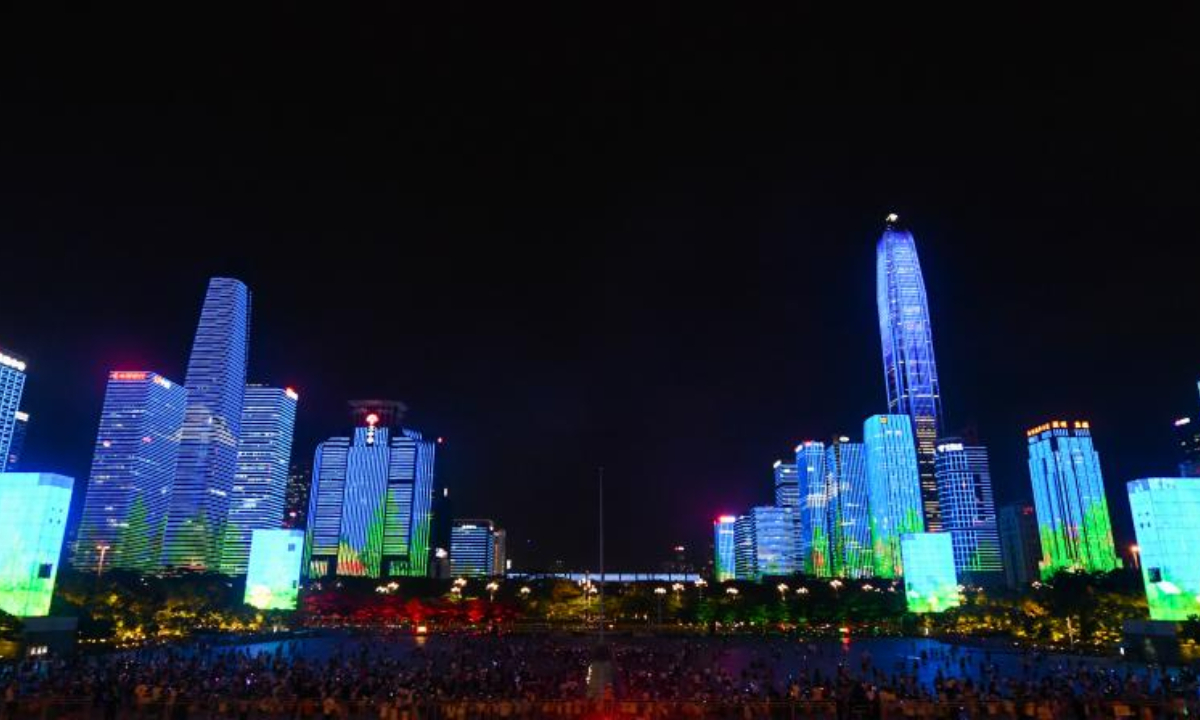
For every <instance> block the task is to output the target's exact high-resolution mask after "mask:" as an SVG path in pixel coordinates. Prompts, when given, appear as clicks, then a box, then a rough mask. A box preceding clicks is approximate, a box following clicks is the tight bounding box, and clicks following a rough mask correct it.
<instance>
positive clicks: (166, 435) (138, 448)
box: [71, 370, 187, 571]
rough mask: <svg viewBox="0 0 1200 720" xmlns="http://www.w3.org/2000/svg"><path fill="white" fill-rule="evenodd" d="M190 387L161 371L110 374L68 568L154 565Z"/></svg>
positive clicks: (148, 567) (158, 555)
mask: <svg viewBox="0 0 1200 720" xmlns="http://www.w3.org/2000/svg"><path fill="white" fill-rule="evenodd" d="M186 405H187V390H185V389H184V387H183V386H182V385H179V384H176V383H173V382H171V381H170V380H168V379H166V378H165V377H163V376H162V375H159V374H158V373H153V372H148V371H144V370H133V371H130V370H117V371H113V372H110V373H109V374H108V388H107V390H105V392H104V407H103V408H102V409H101V410H100V429H99V430H98V431H97V433H96V446H95V449H94V450H93V452H92V470H91V475H90V476H89V478H88V484H87V495H86V496H85V498H84V503H83V515H82V517H81V518H80V521H79V533H78V537H77V541H76V543H75V555H74V557H73V558H72V560H71V564H72V565H74V566H75V567H76V568H78V569H80V570H96V569H100V568H99V565H100V563H101V558H103V562H104V567H114V568H126V569H130V570H141V571H148V570H153V569H155V568H157V567H158V565H159V560H160V558H161V555H162V537H163V529H164V523H165V522H166V519H167V505H168V504H169V503H170V500H171V486H172V482H173V479H174V476H175V463H176V459H177V456H178V453H179V433H180V428H181V427H182V426H183V412H184V407H185V406H186Z"/></svg>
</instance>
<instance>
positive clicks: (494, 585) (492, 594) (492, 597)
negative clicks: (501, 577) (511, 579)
mask: <svg viewBox="0 0 1200 720" xmlns="http://www.w3.org/2000/svg"><path fill="white" fill-rule="evenodd" d="M486 587H487V591H488V602H496V591H497V590H499V589H500V583H498V582H496V581H495V580H493V581H491V582H490V583H488V584H487V586H486Z"/></svg>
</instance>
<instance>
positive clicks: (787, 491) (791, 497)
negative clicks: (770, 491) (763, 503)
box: [771, 460, 800, 508]
mask: <svg viewBox="0 0 1200 720" xmlns="http://www.w3.org/2000/svg"><path fill="white" fill-rule="evenodd" d="M771 467H772V469H773V470H774V472H775V505H777V506H778V507H796V508H798V507H800V484H799V478H798V476H797V473H796V466H795V465H789V464H787V463H785V462H784V461H782V460H776V461H775V464H774V465H772V466H771Z"/></svg>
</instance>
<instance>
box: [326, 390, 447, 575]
mask: <svg viewBox="0 0 1200 720" xmlns="http://www.w3.org/2000/svg"><path fill="white" fill-rule="evenodd" d="M351 407H352V408H353V411H354V418H355V423H356V427H355V428H354V435H353V436H352V437H338V438H330V439H329V440H326V441H325V442H323V443H321V444H320V445H319V446H317V453H316V459H315V461H314V463H313V473H312V492H311V494H310V497H309V502H308V532H307V536H306V537H307V542H306V547H305V552H306V553H307V558H308V561H307V562H306V563H305V567H306V571H307V572H308V573H309V575H310V576H315V577H320V576H326V575H332V574H337V575H365V576H368V577H380V576H401V575H408V576H424V575H425V574H426V573H427V572H428V568H429V522H430V515H431V511H430V505H431V502H432V499H433V483H434V451H435V447H436V444H435V443H434V442H431V441H428V440H424V439H423V438H422V437H421V433H419V432H417V431H415V430H409V429H406V428H401V427H400V426H399V420H400V416H401V414H402V413H403V405H401V404H400V403H394V402H389V401H384V400H364V401H355V402H353V403H351Z"/></svg>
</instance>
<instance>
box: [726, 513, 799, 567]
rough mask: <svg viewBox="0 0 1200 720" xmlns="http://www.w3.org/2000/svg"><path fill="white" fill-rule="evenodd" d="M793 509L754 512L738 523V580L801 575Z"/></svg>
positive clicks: (741, 518) (736, 565)
mask: <svg viewBox="0 0 1200 720" xmlns="http://www.w3.org/2000/svg"><path fill="white" fill-rule="evenodd" d="M795 523H796V517H795V512H794V509H793V508H790V507H773V506H761V507H754V508H750V512H749V514H747V515H742V516H740V517H738V518H737V520H736V521H735V522H734V528H733V541H734V566H735V568H736V575H737V579H738V580H761V579H762V578H763V576H764V575H794V574H795V573H797V572H800V562H799V557H798V556H797V555H796V531H795Z"/></svg>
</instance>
